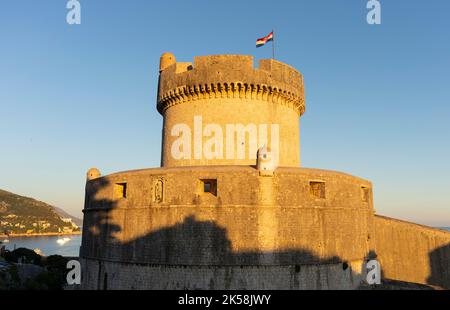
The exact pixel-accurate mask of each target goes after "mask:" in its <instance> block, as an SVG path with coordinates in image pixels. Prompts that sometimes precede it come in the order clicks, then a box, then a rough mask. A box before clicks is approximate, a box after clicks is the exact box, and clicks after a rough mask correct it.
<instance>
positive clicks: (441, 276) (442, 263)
mask: <svg viewBox="0 0 450 310" xmlns="http://www.w3.org/2000/svg"><path fill="white" fill-rule="evenodd" d="M429 259H430V270H431V274H430V276H429V277H428V279H427V283H428V284H430V285H434V286H440V287H444V288H447V289H450V244H447V245H445V246H442V247H439V248H437V249H435V250H434V251H432V252H430V254H429Z"/></svg>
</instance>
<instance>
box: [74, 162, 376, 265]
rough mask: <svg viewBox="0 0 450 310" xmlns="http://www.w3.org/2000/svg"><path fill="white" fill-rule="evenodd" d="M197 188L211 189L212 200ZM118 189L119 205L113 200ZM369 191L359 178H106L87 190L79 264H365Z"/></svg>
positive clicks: (291, 172) (170, 174)
mask: <svg viewBox="0 0 450 310" xmlns="http://www.w3.org/2000/svg"><path fill="white" fill-rule="evenodd" d="M202 180H216V182H217V183H216V189H217V191H216V195H213V194H212V193H204V192H203V190H204V188H203V186H202V185H203V183H202V182H203V181H202ZM124 184H126V197H121V198H118V197H115V195H116V194H117V191H116V187H117V186H119V187H121V186H123V185H124ZM311 184H313V187H314V188H316V187H315V186H317V184H319V185H320V186H319V188H318V189H319V190H318V191H317V190H316V191H313V192H312V188H311ZM362 187H363V188H362ZM320 188H322V189H323V192H321V191H320ZM316 189H317V188H316ZM363 189H364V192H365V191H366V189H368V194H369V196H368V197H366V196H364V195H363V193H362V192H363ZM370 190H371V184H370V182H367V181H365V180H362V179H359V178H355V177H352V176H349V175H346V174H341V173H337V172H332V171H323V170H312V169H301V168H297V169H294V168H285V169H281V168H279V169H278V170H277V171H276V172H275V175H274V176H273V177H261V176H259V174H258V171H257V170H256V169H253V168H251V167H226V166H224V167H209V168H201V167H198V168H194V167H191V168H172V169H149V170H143V171H135V172H125V173H119V174H114V175H110V176H107V177H101V178H98V179H94V180H91V181H89V182H88V183H87V188H86V193H87V194H86V197H87V199H86V206H85V210H84V213H85V215H84V224H83V230H84V231H83V243H82V250H81V256H82V257H84V258H91V259H104V260H108V261H115V262H134V263H146V264H164V265H222V266H235V265H267V266H272V265H276V266H281V265H285V266H288V265H296V264H298V265H300V264H331V263H342V262H346V261H356V260H363V259H364V258H365V257H366V255H367V254H368V252H369V235H368V230H369V229H368V227H369V226H370V219H371V217H372V214H373V210H372V208H371V203H372V200H371V191H370ZM366 193H367V192H366ZM322 195H323V196H322Z"/></svg>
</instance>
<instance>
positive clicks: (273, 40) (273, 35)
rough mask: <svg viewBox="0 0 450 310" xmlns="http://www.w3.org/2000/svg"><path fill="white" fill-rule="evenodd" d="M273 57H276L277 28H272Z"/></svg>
mask: <svg viewBox="0 0 450 310" xmlns="http://www.w3.org/2000/svg"><path fill="white" fill-rule="evenodd" d="M272 59H275V30H274V29H272Z"/></svg>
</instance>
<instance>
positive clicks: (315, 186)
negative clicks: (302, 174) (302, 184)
mask: <svg viewBox="0 0 450 310" xmlns="http://www.w3.org/2000/svg"><path fill="white" fill-rule="evenodd" d="M309 191H310V193H311V195H312V196H314V197H316V198H319V199H325V182H320V181H311V182H309Z"/></svg>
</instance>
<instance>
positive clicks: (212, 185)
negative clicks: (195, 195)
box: [201, 179, 217, 196]
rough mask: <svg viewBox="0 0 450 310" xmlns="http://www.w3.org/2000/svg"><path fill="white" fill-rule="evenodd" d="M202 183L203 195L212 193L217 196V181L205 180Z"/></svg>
mask: <svg viewBox="0 0 450 310" xmlns="http://www.w3.org/2000/svg"><path fill="white" fill-rule="evenodd" d="M201 182H202V191H203V193H210V194H213V195H214V196H217V179H203V180H201Z"/></svg>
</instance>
